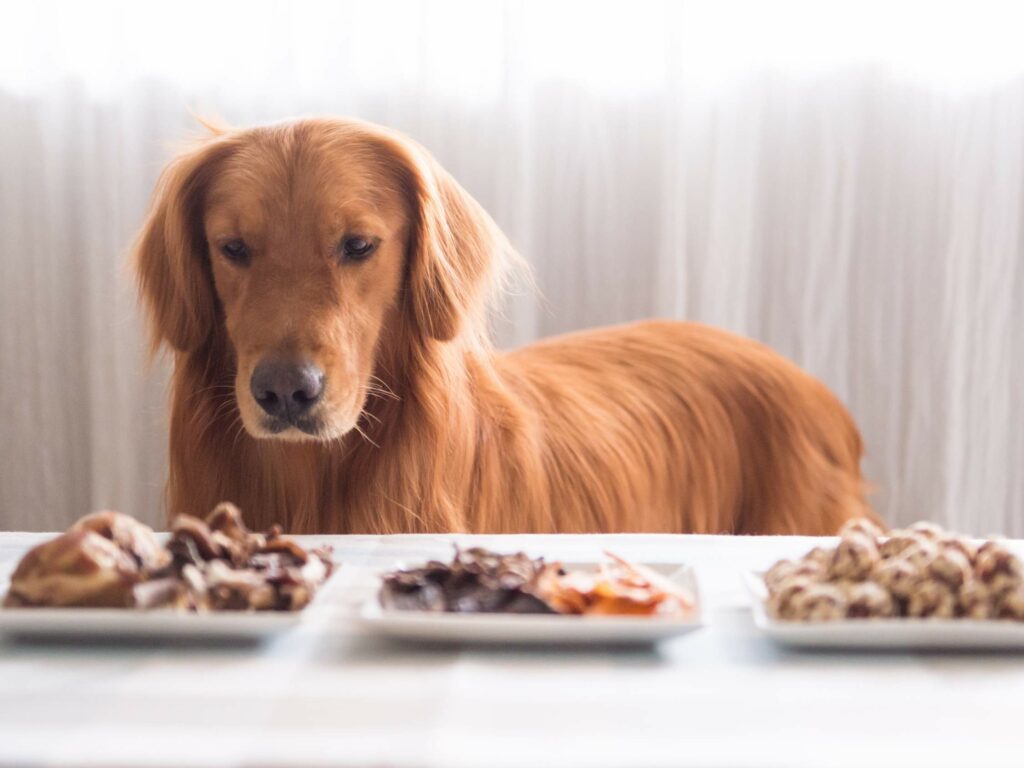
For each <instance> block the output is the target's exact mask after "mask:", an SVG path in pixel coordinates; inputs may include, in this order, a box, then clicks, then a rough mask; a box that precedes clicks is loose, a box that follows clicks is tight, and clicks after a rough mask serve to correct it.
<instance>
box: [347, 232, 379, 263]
mask: <svg viewBox="0 0 1024 768" xmlns="http://www.w3.org/2000/svg"><path fill="white" fill-rule="evenodd" d="M376 247H377V245H376V243H373V242H371V241H370V240H367V239H366V238H365V237H346V238H345V239H344V240H342V242H341V252H342V253H343V254H345V258H346V259H349V260H351V261H362V260H363V259H365V258H366V257H367V256H369V255H370V254H371V253H373V249H374V248H376Z"/></svg>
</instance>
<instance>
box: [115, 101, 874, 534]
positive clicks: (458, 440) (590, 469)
mask: <svg viewBox="0 0 1024 768" xmlns="http://www.w3.org/2000/svg"><path fill="white" fill-rule="evenodd" d="M514 258H515V256H514V254H513V253H512V251H511V249H510V247H509V244H508V242H507V240H506V239H505V237H504V236H503V235H502V233H501V232H500V231H499V229H498V227H497V226H496V225H495V224H494V222H493V221H492V220H491V218H490V217H489V216H488V215H487V213H486V212H485V211H484V210H483V209H482V208H481V207H480V205H479V204H478V203H477V202H476V201H475V200H474V199H473V198H472V197H470V195H469V194H467V193H466V191H465V190H464V189H462V187H460V186H459V185H458V183H456V181H455V180H454V179H453V178H452V177H451V176H450V175H449V174H448V173H447V172H445V171H444V170H443V169H442V168H441V167H440V166H439V164H438V163H437V162H436V161H435V160H434V159H433V158H432V157H431V156H430V155H429V154H428V153H427V152H426V151H425V150H424V149H423V148H422V147H421V146H419V145H418V144H416V143H414V142H413V141H411V140H409V139H407V138H405V137H403V136H401V135H400V134H398V133H395V132H392V131H390V130H387V129H384V128H380V127H377V126H373V125H370V124H367V123H363V122H358V121H353V120H340V119H306V120H299V121H295V122H290V123H285V124H279V125H274V126H268V127H258V128H252V129H249V130H238V131H235V130H220V131H214V132H213V133H212V134H211V135H210V136H209V137H208V138H206V139H205V140H204V141H202V142H201V143H200V144H199V145H198V146H196V147H194V148H191V149H189V150H188V151H186V152H185V153H183V154H181V155H180V156H179V157H177V158H176V159H175V160H174V161H173V162H172V163H171V164H170V165H169V166H168V168H167V169H166V170H165V172H164V173H163V175H162V177H161V179H160V181H159V184H158V187H157V190H156V193H155V198H154V202H153V206H152V209H151V211H150V213H149V216H148V219H147V221H146V222H145V225H144V227H143V230H142V232H141V234H140V236H139V239H138V242H137V244H136V248H135V266H136V269H137V274H138V280H139V285H140V289H141V293H142V296H143V298H144V301H145V303H146V305H147V307H148V310H149V314H150V319H151V327H152V330H153V343H154V350H156V349H158V348H160V347H161V346H162V345H163V344H167V345H169V346H170V348H171V349H172V350H173V354H174V374H173V390H172V417H171V427H170V478H169V483H168V506H169V510H168V511H169V513H170V514H171V515H174V514H177V513H180V512H191V513H203V512H205V511H207V510H209V509H210V508H212V507H213V506H214V504H216V503H217V502H219V501H221V500H223V499H228V500H231V501H234V502H235V503H237V504H238V505H239V506H240V507H241V508H242V509H243V510H244V511H245V515H246V517H247V518H248V522H249V523H250V524H251V525H254V526H257V527H262V526H266V525H268V524H270V523H272V522H280V523H282V524H283V525H284V527H285V528H286V529H288V530H290V531H293V532H298V533H399V532H434V531H472V532H614V531H659V532H698V533H720V532H724V533H802V534H830V533H834V532H835V531H836V530H837V529H838V528H839V526H840V525H841V524H842V523H843V522H844V521H846V520H848V519H850V518H853V517H858V516H863V515H868V516H872V514H873V513H872V512H871V510H870V508H869V507H868V506H867V504H866V503H865V500H864V495H863V484H862V480H861V474H860V459H861V451H862V448H861V439H860V436H859V434H858V432H857V429H856V427H855V425H854V424H853V422H852V420H851V418H850V416H849V415H848V413H847V412H846V410H845V409H844V408H843V406H842V405H841V404H840V403H839V402H838V401H837V400H836V398H835V397H834V396H833V395H832V394H831V393H830V392H829V391H828V390H827V389H826V388H825V387H824V386H823V385H822V384H821V383H820V382H819V381H817V380H816V379H814V378H812V377H811V376H809V375H807V374H806V373H804V372H802V371H801V370H800V369H798V368H797V367H796V366H795V365H793V364H792V363H790V362H788V361H786V360H784V359H783V358H781V357H780V356H778V355H776V354H775V353H773V352H772V351H770V350H769V349H767V348H766V347H764V346H762V345H760V344H757V343H754V342H752V341H749V340H746V339H743V338H740V337H737V336H734V335H732V334H729V333H725V332H723V331H719V330H715V329H713V328H710V327H706V326H702V325H697V324H693V323H682V322H668V321H653V322H642V323H637V324H634V325H627V326H621V327H613V328H606V329H601V330H596V331H589V332H585V333H576V334H571V335H567V336H562V337H559V338H554V339H548V340H545V341H542V342H540V343H537V344H534V345H531V346H529V347H526V348H523V349H519V350H516V351H513V352H509V353H499V352H496V351H495V350H494V348H493V347H492V344H491V343H490V341H489V339H488V332H487V317H486V312H485V310H486V305H487V303H488V298H489V296H490V295H491V292H492V289H493V288H494V284H495V282H496V280H497V279H498V277H499V276H500V273H501V270H502V268H503V265H506V264H507V263H508V262H509V260H510V259H514Z"/></svg>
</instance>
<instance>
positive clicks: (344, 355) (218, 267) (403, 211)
mask: <svg viewBox="0 0 1024 768" xmlns="http://www.w3.org/2000/svg"><path fill="white" fill-rule="evenodd" d="M506 245H507V244H506V242H505V241H504V239H503V237H502V236H501V233H500V232H499V231H498V229H497V227H496V226H495V225H494V223H493V221H492V220H491V219H490V217H488V216H487V214H486V213H485V212H484V211H483V210H482V209H481V208H480V206H479V205H478V204H477V203H476V202H475V201H474V200H473V199H472V198H471V197H470V196H469V195H468V194H467V193H466V192H465V191H464V190H463V189H462V188H461V187H460V186H459V185H458V184H457V183H456V182H455V181H454V180H453V179H452V178H451V177H450V176H449V175H448V174H447V173H446V172H445V171H444V170H443V169H441V168H440V167H439V165H438V164H437V163H436V162H435V161H434V160H433V159H432V158H431V157H430V156H429V155H428V154H427V153H426V151H425V150H423V149H422V148H421V147H420V146H419V145H417V144H415V143H413V142H411V141H409V140H407V139H405V138H403V137H401V136H399V135H398V134H395V133H392V132H390V131H387V130H385V129H381V128H377V127H375V126H371V125H368V124H364V123H359V122H355V121H347V120H325V119H317V120H303V121H298V122H293V123H289V124H285V125H279V126H271V127H261V128H255V129H251V130H244V131H225V132H219V133H217V134H215V135H213V136H211V137H209V138H207V139H206V140H205V141H204V142H202V143H201V144H200V145H199V146H197V147H195V148H193V149H191V150H189V151H187V152H185V153H183V154H182V155H180V156H179V157H178V158H177V159H175V160H174V161H173V162H172V163H171V164H170V165H169V166H168V168H167V169H166V170H165V171H164V174H163V176H162V177H161V180H160V182H159V184H158V187H157V191H156V195H155V199H154V203H153V207H152V210H151V212H150V214H149V218H148V220H147V221H146V223H145V225H144V227H143V230H142V233H141V235H140V237H139V240H138V243H137V246H136V253H135V258H136V268H137V271H138V277H139V284H140V287H141V292H142V296H143V298H144V300H145V302H146V303H147V305H148V307H149V310H150V317H151V321H152V328H153V332H154V343H155V344H156V345H157V346H159V345H160V344H163V343H167V344H169V345H170V346H171V347H173V348H174V349H175V350H177V351H178V352H185V353H187V352H191V351H194V350H198V349H200V348H202V347H203V346H204V345H206V344H209V343H211V341H212V340H213V339H214V338H215V337H217V336H218V335H219V337H220V338H222V339H226V341H227V345H228V347H229V348H230V350H231V352H232V353H233V354H232V355H231V357H232V360H233V364H234V370H235V397H236V399H237V403H238V409H239V412H240V414H241V417H242V422H243V424H244V425H245V428H246V429H247V430H248V432H249V433H250V434H252V435H253V436H255V437H264V438H271V437H274V438H280V439H293V440H294V439H318V440H331V439H334V438H337V437H340V436H342V435H344V434H345V433H347V432H348V431H349V430H351V429H352V428H353V427H354V426H355V425H356V423H357V421H358V418H359V415H360V413H361V411H362V409H363V407H364V403H365V402H366V398H367V395H368V393H369V392H370V391H371V390H372V389H373V387H374V386H375V384H374V381H375V379H374V375H375V374H374V371H375V366H376V363H377V362H378V356H379V355H380V353H381V352H380V350H381V347H382V345H384V344H396V343H402V344H407V345H420V346H424V345H431V344H438V343H444V342H448V341H450V340H452V339H453V338H455V337H456V336H458V335H459V334H460V332H461V331H462V329H463V326H464V325H466V324H467V322H474V323H475V322H477V321H478V320H479V313H480V312H481V311H482V307H481V305H482V301H483V298H484V293H485V288H486V285H487V284H488V282H489V278H490V277H491V273H492V267H493V266H494V265H495V263H496V257H497V256H499V254H500V253H501V252H502V251H504V250H505V248H506Z"/></svg>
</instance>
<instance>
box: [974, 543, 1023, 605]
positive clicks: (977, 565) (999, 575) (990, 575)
mask: <svg viewBox="0 0 1024 768" xmlns="http://www.w3.org/2000/svg"><path fill="white" fill-rule="evenodd" d="M974 575H975V576H976V577H977V578H978V580H979V581H981V583H982V584H984V585H985V586H986V587H988V589H989V590H991V591H992V592H994V593H1001V592H1005V591H1008V590H1011V589H1015V588H1016V587H1018V586H1019V585H1020V584H1021V582H1022V580H1024V579H1022V574H1021V563H1020V560H1019V559H1018V558H1017V556H1016V555H1014V554H1013V553H1012V552H1010V551H1009V550H1008V549H1007V548H1006V546H1005V545H1004V544H1002V543H1001V542H998V541H986V542H985V543H984V544H982V545H981V546H980V547H979V548H978V556H977V557H976V558H975V560H974Z"/></svg>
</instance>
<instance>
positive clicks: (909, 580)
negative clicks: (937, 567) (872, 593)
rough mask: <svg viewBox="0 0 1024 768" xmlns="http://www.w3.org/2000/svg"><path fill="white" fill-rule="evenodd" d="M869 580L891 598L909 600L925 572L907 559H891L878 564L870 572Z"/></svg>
mask: <svg viewBox="0 0 1024 768" xmlns="http://www.w3.org/2000/svg"><path fill="white" fill-rule="evenodd" d="M871 578H872V579H874V580H875V581H876V582H877V583H878V584H879V585H880V586H882V587H884V588H885V589H887V590H888V591H889V592H891V593H892V595H893V596H895V597H899V598H904V599H909V598H910V596H911V595H912V594H913V593H914V590H916V589H917V587H918V585H920V583H921V582H922V581H923V580H924V578H925V572H924V570H923V569H922V568H920V567H919V566H918V565H916V564H915V563H914V562H913V561H912V560H910V559H908V558H905V557H892V558H889V559H888V560H882V561H881V562H880V563H878V565H876V566H875V568H874V569H873V570H872V571H871Z"/></svg>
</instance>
